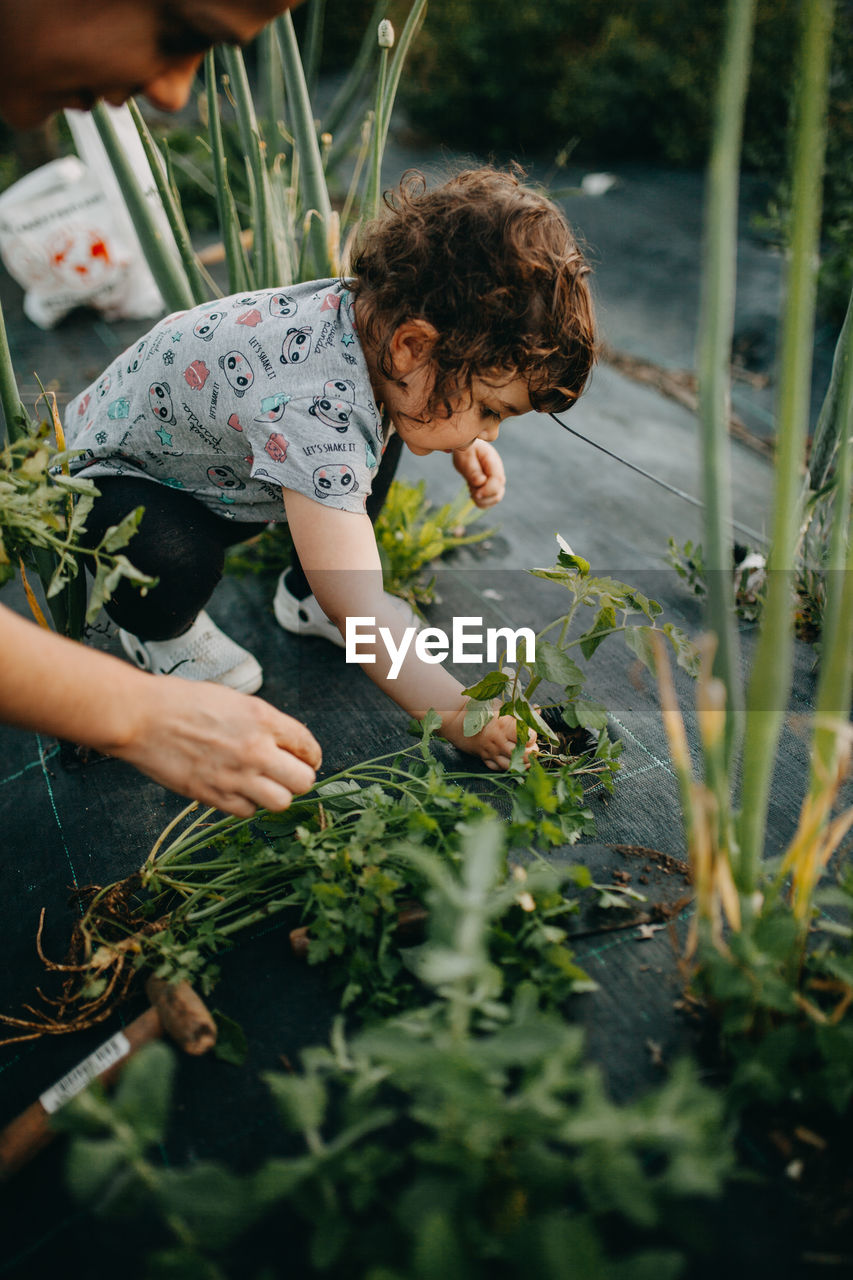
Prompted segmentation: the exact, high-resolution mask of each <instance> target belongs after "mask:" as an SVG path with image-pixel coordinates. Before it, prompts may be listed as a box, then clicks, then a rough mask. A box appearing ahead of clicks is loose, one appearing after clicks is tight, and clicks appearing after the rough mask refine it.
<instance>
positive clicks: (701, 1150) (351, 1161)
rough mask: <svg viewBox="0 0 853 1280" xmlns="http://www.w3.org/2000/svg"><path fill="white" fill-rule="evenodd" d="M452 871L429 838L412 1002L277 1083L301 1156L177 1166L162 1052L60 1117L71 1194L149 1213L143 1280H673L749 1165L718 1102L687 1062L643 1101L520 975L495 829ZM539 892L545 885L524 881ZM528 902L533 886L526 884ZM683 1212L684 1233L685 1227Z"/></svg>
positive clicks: (412, 851)
mask: <svg viewBox="0 0 853 1280" xmlns="http://www.w3.org/2000/svg"><path fill="white" fill-rule="evenodd" d="M462 827H463V828H464V829H463V830H462V831H461V832H460V841H459V844H458V846H457V851H456V856H454V857H452V858H451V859H450V860H448V859H447V858H446V857H442V856H441V854H440V853H439V852H438V851H437V850H436V849H435V848H434V847H432V846H431V847H429V848H427V847H426V846H424V845H423V844H421V843H420V842H416V843H415V844H413V845H411V846H410V847H409V849H408V850H407V851H406V852H404V853H403V855H402V856H403V860H404V861H405V860H409V861H410V862H411V863H412V865H414V866H416V867H417V869H418V871H419V873H420V877H421V879H422V882H423V884H424V888H425V901H426V903H427V906H428V908H429V925H428V936H427V938H426V940H425V942H424V943H423V944H422V945H421V946H419V947H417V948H414V949H410V950H409V951H408V952H407V954H406V963H407V965H408V967H409V968H410V970H411V971H412V972H413V973H414V974H415V975H416V978H417V982H418V989H419V998H418V1003H417V1006H416V1007H414V1008H410V1009H408V1010H405V1011H397V1012H394V1013H392V1014H391V1015H390V1016H385V1017H383V1018H381V1019H379V1020H375V1021H372V1022H371V1023H370V1025H368V1026H367V1027H366V1028H363V1029H361V1030H356V1031H355V1032H354V1034H349V1035H348V1034H347V1033H346V1032H345V1029H344V1026H343V1023H342V1022H341V1021H338V1022H337V1023H336V1024H335V1027H334V1029H333V1032H332V1038H331V1044H330V1045H328V1046H325V1045H317V1046H314V1047H311V1048H308V1049H306V1050H304V1051H303V1053H302V1055H301V1058H302V1061H301V1067H300V1069H299V1070H298V1071H295V1072H292V1073H291V1074H284V1073H282V1072H280V1071H279V1072H270V1073H268V1074H267V1075H266V1077H265V1079H266V1083H267V1085H268V1087H269V1089H270V1092H271V1094H272V1098H273V1101H274V1103H275V1106H276V1109H277V1111H278V1113H279V1116H280V1119H281V1122H282V1125H283V1127H284V1129H285V1130H286V1131H287V1132H288V1134H289V1135H290V1136H289V1137H287V1138H285V1137H284V1136H283V1137H282V1147H283V1148H284V1150H285V1151H287V1150H288V1149H290V1150H292V1149H293V1143H294V1140H297V1141H298V1144H299V1145H300V1146H301V1147H302V1150H301V1151H298V1152H297V1154H290V1155H286V1154H285V1155H280V1156H274V1157H272V1158H270V1159H268V1160H267V1161H266V1162H265V1163H264V1164H263V1165H261V1166H260V1167H259V1168H258V1169H257V1170H256V1171H255V1172H254V1173H252V1174H249V1175H248V1176H244V1177H240V1176H238V1175H236V1174H234V1173H232V1172H230V1171H229V1170H227V1169H225V1168H224V1167H222V1166H221V1165H219V1164H216V1163H213V1162H205V1161H202V1162H199V1163H196V1164H194V1165H190V1166H188V1167H186V1168H164V1167H163V1166H162V1165H161V1164H160V1162H159V1161H158V1160H157V1159H156V1157H155V1156H154V1154H153V1150H152V1148H154V1147H155V1146H156V1145H157V1144H158V1143H160V1142H162V1140H163V1138H164V1137H165V1134H166V1128H167V1117H168V1101H169V1095H170V1083H171V1075H172V1071H173V1061H172V1058H171V1055H170V1053H169V1051H168V1050H167V1049H166V1048H165V1047H164V1046H162V1045H155V1046H152V1047H151V1048H149V1049H148V1050H145V1051H143V1053H141V1054H140V1055H139V1056H138V1057H137V1058H136V1059H135V1060H134V1061H132V1062H131V1063H130V1064H129V1066H128V1068H127V1070H126V1072H125V1074H124V1077H123V1079H122V1081H121V1083H120V1085H119V1087H118V1090H117V1092H116V1094H115V1097H114V1098H113V1099H112V1100H108V1099H107V1098H105V1097H104V1095H103V1094H102V1093H101V1092H99V1091H97V1090H90V1091H88V1092H87V1093H86V1094H84V1095H83V1096H81V1097H80V1098H79V1099H77V1100H75V1101H74V1102H73V1103H72V1104H71V1105H70V1106H68V1107H66V1108H64V1109H63V1110H62V1111H61V1112H60V1113H59V1117H60V1119H59V1125H60V1127H61V1128H62V1129H63V1130H65V1131H66V1132H69V1133H71V1135H72V1143H71V1147H70V1151H69V1156H68V1176H69V1182H70V1185H71V1188H72V1191H73V1192H74V1194H75V1196H76V1197H77V1198H78V1199H79V1200H80V1201H81V1202H82V1203H83V1204H86V1205H88V1206H90V1207H95V1208H96V1209H97V1211H98V1212H99V1213H101V1214H105V1213H116V1212H121V1210H122V1209H123V1208H124V1209H125V1210H126V1209H127V1208H128V1206H131V1207H132V1208H133V1209H134V1210H135V1211H137V1212H138V1211H139V1208H140V1205H142V1206H145V1207H147V1208H148V1209H149V1211H151V1210H153V1211H154V1212H155V1213H156V1215H157V1216H158V1217H159V1219H160V1221H161V1223H162V1226H163V1231H162V1235H161V1239H162V1247H161V1248H160V1249H159V1250H158V1251H157V1252H156V1253H155V1254H154V1255H153V1256H152V1257H151V1258H149V1260H148V1274H149V1275H151V1274H156V1275H167V1274H168V1275H176V1274H180V1275H199V1276H206V1277H210V1278H211V1280H212V1278H213V1277H225V1276H229V1275H230V1276H235V1277H236V1276H238V1275H240V1276H242V1275H245V1274H246V1271H245V1268H246V1265H247V1259H249V1258H251V1259H253V1260H255V1261H256V1263H257V1265H260V1264H261V1263H262V1262H263V1263H266V1264H267V1265H269V1263H270V1262H274V1261H276V1262H277V1261H278V1260H280V1258H281V1257H282V1256H284V1255H285V1254H286V1256H287V1257H288V1264H289V1266H291V1267H299V1268H301V1269H302V1270H304V1271H305V1272H306V1273H308V1274H340V1273H341V1268H345V1269H346V1273H347V1274H348V1275H351V1276H353V1277H365V1278H367V1277H371V1278H373V1280H377V1278H378V1277H383V1278H388V1280H390V1278H392V1277H395V1278H399V1280H402V1278H403V1277H404V1276H405V1277H415V1276H417V1277H422V1278H423V1280H438V1277H444V1276H447V1275H451V1276H458V1277H460V1280H461V1277H463V1276H464V1277H466V1278H467V1277H480V1276H482V1277H486V1276H499V1277H506V1278H507V1280H509V1278H510V1277H520V1276H522V1275H531V1274H533V1275H536V1276H542V1277H554V1278H555V1280H556V1278H557V1277H563V1276H565V1275H566V1273H567V1272H566V1267H567V1265H569V1266H571V1268H572V1270H573V1271H576V1273H577V1274H583V1275H586V1276H599V1275H602V1276H603V1275H608V1276H613V1277H622V1278H627V1280H630V1278H631V1277H634V1278H636V1280H640V1277H643V1276H648V1275H650V1274H655V1275H659V1276H672V1277H674V1276H676V1275H678V1274H680V1273H681V1271H682V1267H683V1262H684V1247H685V1243H686V1238H685V1237H686V1233H683V1232H682V1231H681V1229H680V1226H681V1224H683V1223H684V1222H685V1220H689V1218H690V1215H692V1214H694V1213H695V1211H696V1207H697V1205H700V1204H701V1203H702V1202H703V1201H704V1200H707V1199H708V1198H709V1197H713V1196H715V1195H717V1194H719V1192H720V1190H721V1188H722V1186H723V1184H724V1181H725V1178H726V1176H727V1175H728V1173H729V1172H730V1170H731V1167H732V1150H731V1145H730V1139H729V1134H728V1131H727V1126H726V1123H725V1121H724V1117H723V1113H722V1108H721V1102H720V1099H719V1098H718V1097H717V1096H716V1095H715V1094H714V1093H712V1092H711V1091H710V1090H708V1089H707V1088H705V1087H704V1086H703V1085H701V1084H700V1083H699V1080H698V1078H697V1075H696V1073H695V1069H694V1068H693V1067H692V1066H691V1065H690V1064H689V1063H688V1062H686V1061H683V1062H681V1063H679V1064H678V1065H677V1066H676V1067H675V1069H674V1070H673V1072H672V1074H671V1075H670V1078H669V1079H668V1080H667V1082H666V1083H665V1084H664V1085H663V1086H662V1087H660V1088H659V1089H656V1090H655V1091H653V1092H652V1093H650V1094H649V1095H648V1096H647V1097H645V1098H643V1099H642V1100H640V1101H638V1102H635V1103H633V1104H631V1105H628V1106H617V1105H614V1104H613V1103H611V1102H610V1101H609V1100H608V1098H607V1096H606V1093H605V1091H604V1088H603V1086H602V1082H601V1079H600V1076H599V1074H598V1072H597V1070H596V1069H595V1068H593V1067H590V1066H589V1065H587V1064H585V1062H584V1059H583V1036H582V1033H581V1032H580V1031H579V1030H578V1029H576V1028H573V1027H571V1026H569V1025H567V1024H566V1023H565V1022H564V1021H563V1019H562V1018H561V1017H559V1016H557V1015H555V1014H554V1013H553V1012H548V1011H547V1010H545V1009H543V1007H542V1005H543V1001H542V987H541V985H539V984H537V983H536V982H531V981H530V980H529V979H527V978H522V979H521V980H516V979H512V980H511V982H507V980H506V972H505V970H504V971H502V968H501V967H498V966H497V965H496V964H495V949H494V942H493V938H492V934H493V932H494V929H495V926H496V924H497V923H498V922H500V921H502V920H503V919H504V916H505V912H506V908H507V905H508V904H511V903H513V902H514V901H516V900H517V898H518V883H517V882H516V881H514V880H512V879H510V881H509V882H507V880H506V875H505V869H506V841H505V838H504V836H503V835H502V833H501V830H500V827H499V824H498V823H497V821H496V820H495V818H494V817H489V816H487V815H484V814H482V813H478V814H476V815H474V814H472V813H469V814H468V815H466V819H465V821H464V823H463V824H462ZM527 883H528V884H529V885H531V886H532V884H533V880H532V879H531V880H529V881H528V882H527ZM525 892H530V890H529V889H528V890H525ZM686 1215H687V1219H686V1218H685V1216H686Z"/></svg>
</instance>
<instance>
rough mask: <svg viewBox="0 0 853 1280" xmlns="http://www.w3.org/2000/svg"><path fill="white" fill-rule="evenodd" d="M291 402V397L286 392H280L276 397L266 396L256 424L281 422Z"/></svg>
mask: <svg viewBox="0 0 853 1280" xmlns="http://www.w3.org/2000/svg"><path fill="white" fill-rule="evenodd" d="M289 402H290V396H289V395H288V394H287V393H286V392H285V391H278V392H276V394H275V395H274V396H264V398H263V400H262V401H261V412H260V413H259V414H258V416H257V417H256V418H255V422H281V420H282V418H283V417H284V410H285V408H286V407H287V405H288V404H289Z"/></svg>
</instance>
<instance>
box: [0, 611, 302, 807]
mask: <svg viewBox="0 0 853 1280" xmlns="http://www.w3.org/2000/svg"><path fill="white" fill-rule="evenodd" d="M0 656H2V664H0V721H4V722H6V723H7V724H14V725H18V726H19V727H21V728H25V729H34V730H36V731H37V732H41V733H49V734H52V735H54V736H56V737H59V738H68V739H70V740H71V741H72V742H79V743H80V744H81V745H83V746H89V747H95V748H97V750H99V751H103V752H104V753H105V754H107V755H114V756H119V757H120V758H121V759H124V760H128V761H129V762H130V763H131V764H134V765H135V766H136V767H137V768H138V769H141V770H142V772H143V773H147V774H148V775H149V776H150V777H152V778H154V779H155V781H157V782H160V783H161V784H162V785H163V786H165V787H169V788H170V790H172V791H177V792H178V793H179V794H180V795H185V796H188V797H190V798H191V799H193V800H200V801H201V802H202V803H203V804H208V805H214V806H215V807H217V808H220V809H224V810H226V811H227V812H228V813H235V814H237V815H238V816H240V817H248V816H249V815H250V814H252V813H253V812H254V811H255V809H256V808H257V807H258V806H261V805H263V806H264V807H266V808H269V809H285V808H287V806H288V804H289V803H290V801H291V799H292V797H293V795H294V794H295V793H298V792H302V791H307V790H308V789H309V788H310V787H311V786H312V785H313V783H314V780H315V773H314V771H315V770H316V769H318V768H319V766H320V762H321V759H322V756H321V752H320V747H319V745H318V744H317V742H316V740H315V739H314V737H313V735H312V734H311V733H310V732H309V730H308V729H306V728H305V726H304V725H302V724H300V723H299V721H298V720H294V719H293V718H292V717H291V716H288V715H285V714H284V713H283V712H281V711H277V710H276V708H275V707H273V706H271V705H270V704H269V703H267V702H263V701H262V700H261V699H260V698H250V697H248V696H247V695H246V694H244V693H236V692H235V691H234V690H233V689H226V688H223V687H222V686H221V685H215V684H208V683H197V684H196V683H193V682H192V681H189V680H181V679H180V678H179V677H177V676H152V675H149V674H147V673H146V672H144V671H138V670H137V669H136V668H135V667H132V666H130V665H129V664H128V663H126V662H123V661H121V660H120V659H119V658H114V657H113V656H112V655H111V654H106V653H101V652H99V651H98V650H96V649H89V648H87V647H86V646H85V645H82V644H77V643H75V642H74V641H72V640H67V639H65V637H63V636H58V635H55V634H54V633H53V632H49V631H45V630H44V629H43V628H41V627H37V626H35V625H34V624H33V623H31V622H28V621H26V620H25V619H24V618H21V617H19V615H18V614H16V613H13V612H12V611H11V610H9V609H5V608H3V607H2V606H0Z"/></svg>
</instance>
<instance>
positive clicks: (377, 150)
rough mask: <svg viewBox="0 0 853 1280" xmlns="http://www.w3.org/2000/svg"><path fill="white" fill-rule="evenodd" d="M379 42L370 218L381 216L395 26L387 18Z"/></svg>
mask: <svg viewBox="0 0 853 1280" xmlns="http://www.w3.org/2000/svg"><path fill="white" fill-rule="evenodd" d="M377 41H378V44H379V75H378V76H377V79H376V103H375V106H374V108H373V140H372V146H371V155H370V171H369V174H368V180H367V192H366V194H365V199H364V212H365V215H366V216H367V217H368V218H377V217H378V216H379V202H380V199H381V194H382V153H383V151H384V146H383V142H382V135H383V118H382V113H383V111H384V109H385V87H386V84H387V82H388V59H389V58H390V56H391V53H390V51H391V49H392V48H393V46H394V28H393V27H392V26H391V23H390V22H389V21H388V20H387V18H385V19H383V20H382V22H380V23H379V27H378V29H377Z"/></svg>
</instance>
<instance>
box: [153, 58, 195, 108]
mask: <svg viewBox="0 0 853 1280" xmlns="http://www.w3.org/2000/svg"><path fill="white" fill-rule="evenodd" d="M201 62H202V55H201V54H192V55H190V56H188V57H186V58H180V59H177V60H175V61H174V62H172V63H171V64H170V66H169V69H168V70H167V71H163V72H162V73H161V74H160V75H159V76H155V77H154V79H153V80H149V81H148V82H147V84H146V85H145V87H144V89H143V93H144V94H145V96H146V98H147V99H148V101H149V102H150V103H151V105H152V106H154V107H156V108H157V110H158V111H180V109H181V107H185V106H186V105H187V102H188V100H189V96H190V89H191V88H192V83H193V80H194V79H195V73H196V71H198V69H199V67H200V66H201Z"/></svg>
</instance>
